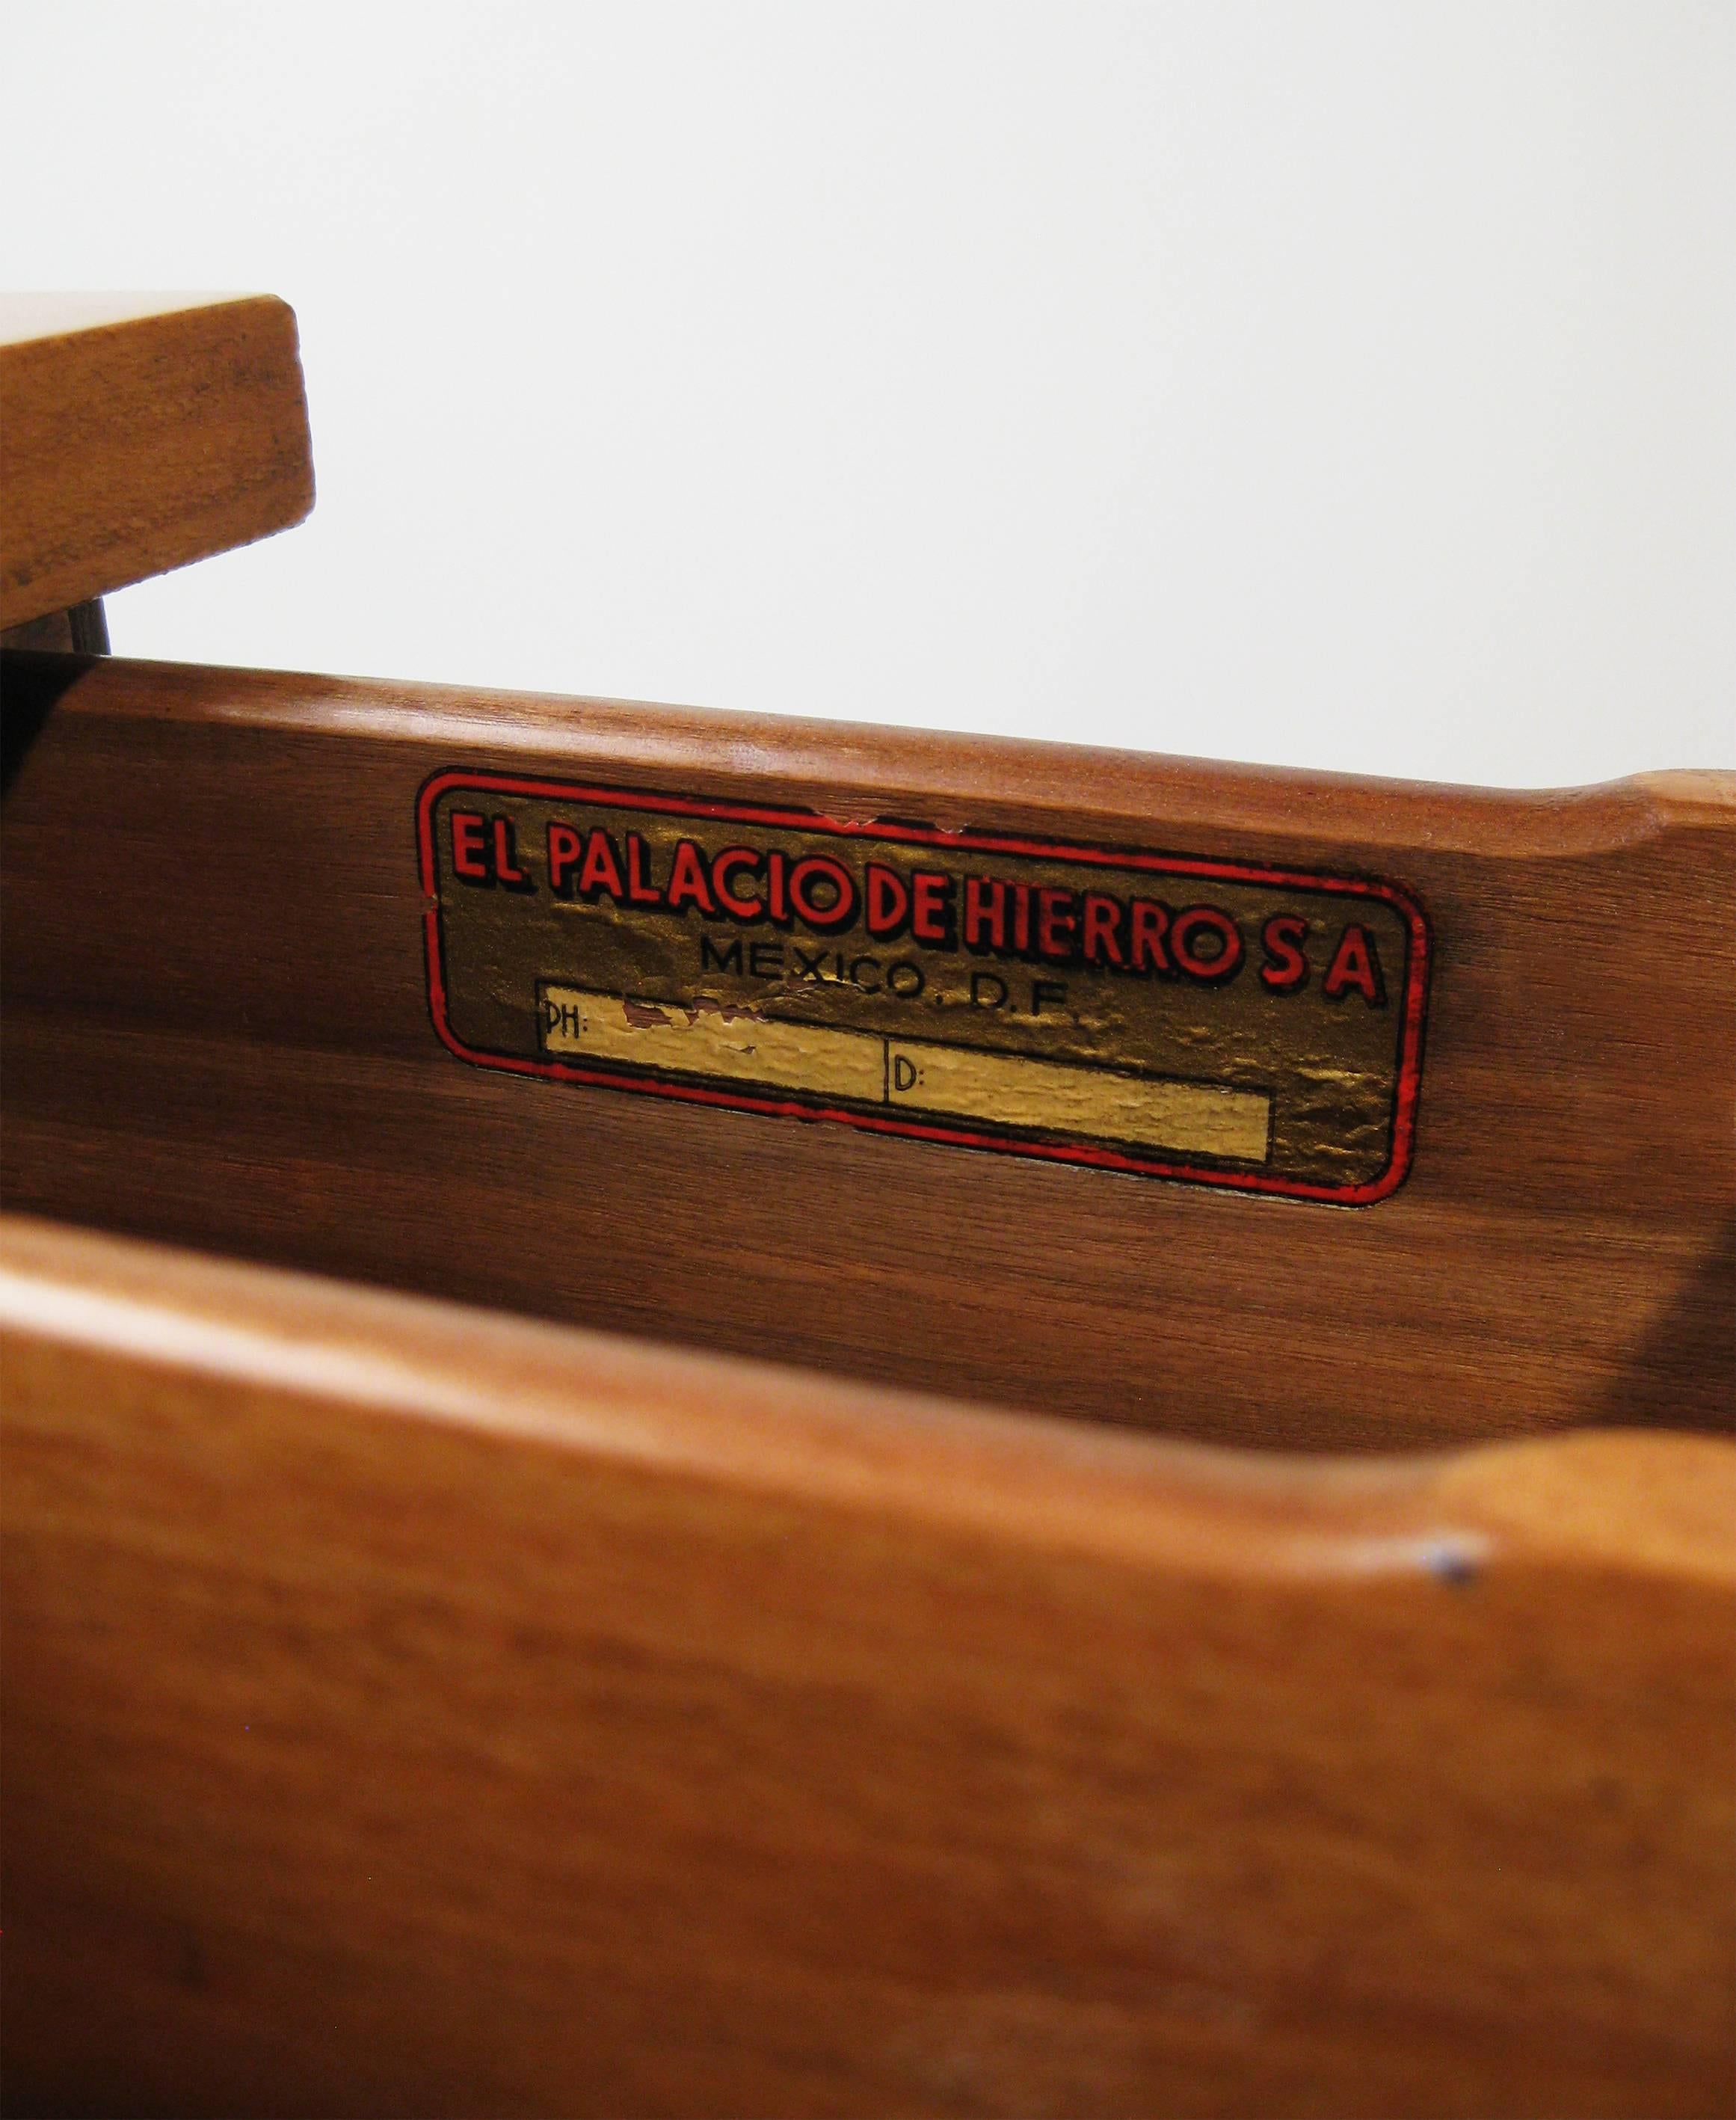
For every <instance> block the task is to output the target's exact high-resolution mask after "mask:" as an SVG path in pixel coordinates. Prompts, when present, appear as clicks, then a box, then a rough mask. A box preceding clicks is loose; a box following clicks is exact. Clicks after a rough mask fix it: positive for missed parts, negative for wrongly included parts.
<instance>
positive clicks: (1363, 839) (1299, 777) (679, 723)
mask: <svg viewBox="0 0 1736 2120" xmlns="http://www.w3.org/2000/svg"><path fill="white" fill-rule="evenodd" d="M57 711H59V712H72V713H88V714H107V715H113V716H118V717H124V716H137V717H139V718H148V719H165V720H169V721H187V722H203V721H209V722H218V723H230V724H232V725H236V726H241V727H257V728H269V729H271V730H273V731H276V732H285V731H290V732H308V733H326V734H332V735H340V734H341V735H346V736H350V737H359V738H360V737H365V738H368V739H370V740H375V741H384V742H401V743H415V744H417V745H419V746H425V747H431V748H435V749H438V748H440V747H442V746H450V747H451V748H452V750H453V752H454V754H455V761H456V760H457V758H458V757H459V756H461V755H462V759H463V760H466V761H473V760H476V757H477V755H479V754H481V755H486V756H488V757H490V758H494V759H497V760H500V761H502V762H503V763H510V762H511V761H512V760H514V759H522V758H524V757H527V756H535V757H537V758H541V759H543V760H547V759H549V758H550V757H551V756H559V758H560V760H562V764H563V768H564V769H565V768H568V767H570V769H573V770H574V771H583V769H586V768H587V766H592V765H594V766H596V767H597V768H598V769H607V770H608V771H610V773H612V774H615V775H616V776H617V777H619V776H620V775H621V774H628V775H630V774H633V773H634V772H644V773H647V774H652V775H654V776H657V777H658V779H667V778H668V777H669V776H674V777H675V779H680V777H681V776H683V775H687V776H690V775H691V774H692V773H693V771H694V766H695V762H696V760H699V759H700V758H702V757H703V771H704V775H705V783H706V787H707V789H708V791H711V792H716V793H724V794H727V793H740V794H741V795H742V796H743V797H745V798H746V799H752V798H753V797H754V796H755V795H758V796H759V797H762V798H763V797H764V796H765V794H766V788H765V783H767V782H768V780H776V781H778V782H780V783H791V784H793V785H794V786H796V787H797V788H801V787H804V786H807V787H816V788H818V787H824V788H827V789H829V790H831V791H833V794H832V798H831V799H832V801H833V807H834V811H835V812H837V813H838V814H843V815H847V816H850V817H852V818H855V819H860V820H861V821H871V820H873V819H875V818H877V817H882V816H915V815H917V814H918V813H920V815H921V817H922V818H923V820H924V821H926V822H929V823H931V824H935V825H939V826H940V827H941V828H942V829H943V830H945V829H952V828H957V829H963V828H964V827H965V826H966V825H968V824H969V823H971V822H973V821H978V820H979V819H980V817H981V816H982V811H983V810H984V807H990V808H993V809H995V810H997V811H1003V812H1016V813H1018V814H1019V815H1022V816H1030V817H1033V818H1035V817H1041V818H1042V819H1044V820H1046V821H1047V822H1046V829H1047V830H1051V831H1052V832H1054V833H1055V834H1056V835H1057V836H1061V837H1065V835H1066V834H1067V832H1068V831H1069V830H1079V831H1084V830H1085V829H1086V827H1085V826H1084V825H1082V824H1076V823H1075V822H1074V820H1075V819H1076V818H1077V816H1078V813H1079V812H1081V811H1086V812H1089V813H1090V816H1091V820H1092V821H1091V824H1090V826H1089V830H1090V831H1091V833H1093V834H1094V835H1098V836H1101V834H1102V830H1103V828H1104V826H1105V825H1106V824H1107V825H1109V826H1110V827H1111V828H1113V827H1114V826H1115V825H1117V824H1121V823H1125V825H1126V826H1127V827H1128V828H1130V829H1134V830H1138V831H1139V832H1140V834H1142V835H1146V836H1149V834H1150V832H1151V830H1153V821H1154V820H1159V821H1161V830H1162V831H1163V832H1174V831H1178V830H1179V831H1197V830H1211V831H1214V832H1218V833H1222V834H1235V833H1244V832H1250V831H1257V832H1262V833H1267V834H1277V835H1283V836H1284V837H1287V838H1289V839H1294V840H1295V841H1297V843H1298V844H1302V843H1322V844H1332V843H1341V842H1344V841H1355V842H1359V843H1361V844H1366V845H1368V846H1371V847H1375V848H1382V849H1385V848H1393V849H1395V850H1398V849H1411V848H1427V850H1429V851H1430V852H1433V853H1440V852H1451V853H1473V854H1483V855H1487V856H1489V857H1492V858H1532V857H1538V858H1564V857H1569V856H1572V855H1577V854H1585V853H1600V852H1613V851H1615V850H1617V849H1619V848H1625V847H1630V846H1635V845H1638V844H1642V843H1644V842H1645V841H1646V840H1649V839H1654V838H1655V837H1657V836H1659V835H1662V834H1664V833H1667V832H1670V831H1677V830H1695V831H1704V832H1709V833H1712V834H1715V835H1718V836H1719V837H1720V838H1728V839H1729V842H1730V844H1731V846H1732V848H1736V771H1730V772H1725V771H1723V770H1719V769H1703V770H1702V769H1683V770H1681V771H1674V772H1658V773H1646V774H1634V775H1632V776H1630V777H1629V778H1627V779H1622V780H1615V781H1608V782H1604V783H1597V784H1594V785H1590V786H1587V787H1582V788H1538V789H1510V788H1464V787H1456V786H1452V785H1449V784H1444V783H1443V784H1436V783H1427V782H1420V781H1404V780H1376V779H1367V778H1358V777H1356V776H1353V775H1349V774H1332V773H1318V772H1310V771H1306V770H1302V769H1292V768H1287V767H1279V766H1261V765H1235V764H1231V763H1228V762H1223V761H1219V760H1210V759H1196V758H1185V757H1173V756H1167V755H1162V754H1158V753H1149V752H1142V751H1112V750H1105V749H1099V748H1096V747H1093V746H1085V745H1079V744H1069V743H1058V742H1039V741H1034V740H1032V739H1029V738H1025V737H983V736H976V735H972V734H969V733H968V732H954V731H937V730H929V729H915V728H892V727H882V726H878V725H875V724H870V723H854V722H844V721H829V720H823V719H819V718H806V717H797V716H795V715H774V714H745V713H735V712H730V711H726V710H721V709H703V708H694V707H680V706H663V705H657V704H646V703H643V702H638V701H632V700H612V699H604V698H595V697H590V696H586V695H573V696H571V697H564V696H560V695H553V694H547V693H522V692H507V691H493V690H476V689H473V688H470V687H460V686H438V685H423V684H401V683H397V682H394V681H390V680H388V679H383V678H358V677H333V676H318V675H315V674H311V673H303V672H286V671H275V670H253V669H246V668H242V667H225V666H217V665H207V664H201V663H150V662H142V661H133V660H130V659H128V658H124V657H117V656H111V657H109V658H105V660H104V662H103V663H102V664H101V665H100V667H93V668H91V669H87V670H86V671H84V672H80V673H78V674H77V675H76V676H73V677H72V681H70V682H69V683H68V684H67V686H66V689H65V690H64V691H63V694H62V695H61V698H60V700H59V701H58V707H57ZM671 784H673V783H671ZM840 796H842V798H843V807H842V808H841V807H840ZM858 801H859V802H860V803H861V805H862V806H863V807H861V808H860V809H858V808H856V807H855V805H856V802H858ZM910 805H915V806H916V807H915V808H911V807H908V806H910Z"/></svg>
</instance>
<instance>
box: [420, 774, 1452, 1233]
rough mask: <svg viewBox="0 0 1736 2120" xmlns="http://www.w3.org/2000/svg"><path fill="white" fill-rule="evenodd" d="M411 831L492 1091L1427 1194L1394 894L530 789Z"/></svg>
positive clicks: (488, 778)
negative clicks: (1409, 1176)
mask: <svg viewBox="0 0 1736 2120" xmlns="http://www.w3.org/2000/svg"><path fill="white" fill-rule="evenodd" d="M417 828H418V839H419V844H420V858H421V869H422V887H423V892H424V897H425V909H426V914H425V918H426V929H427V952H428V992H429V1009H430V1011H431V1013H432V1016H433V1018H434V1028H435V1030H437V1031H438V1033H439V1036H440V1037H441V1039H443V1042H444V1043H445V1044H446V1045H447V1046H448V1048H450V1050H451V1051H453V1053H457V1055H458V1056H459V1058H462V1059H465V1060H469V1061H472V1062H476V1064H478V1065H479V1066H481V1067H499V1068H504V1069H507V1070H508V1071H510V1072H513V1073H517V1074H521V1075H532V1076H545V1077H546V1078H548V1079H549V1080H550V1081H561V1082H575V1083H583V1084H585V1085H587V1086H592V1087H598V1088H608V1089H614V1090H629V1091H634V1092H638V1093H639V1094H641V1095H653V1096H659V1097H666V1098H674V1099H678V1100H688V1101H691V1102H694V1103H700V1104H714V1105H724V1106H726V1107H729V1108H731V1109H735V1110H738V1111H745V1112H755V1113H765V1114H769V1115H772V1116H774V1117H777V1118H805V1119H817V1120H829V1121H832V1122H834V1123H838V1124H842V1125H845V1126H852V1127H863V1128H867V1129H870V1130H871V1131H873V1132H880V1133H885V1134H894V1135H903V1136H906V1137H912V1138H915V1139H917V1140H921V1141H940V1142H945V1143H949V1144H952V1145H954V1146H959V1147H963V1148H974V1149H989V1150H994V1151H999V1152H1000V1153H1001V1154H1004V1155H1023V1156H1034V1157H1039V1158H1043V1159H1046V1160H1050V1161H1052V1162H1061V1163H1072V1164H1084V1165H1092V1166H1093V1167H1095V1168H1098V1169H1107V1170H1118V1171H1126V1172H1130V1173H1134V1174H1140V1175H1143V1176H1148V1177H1155V1178H1168V1179H1185V1180H1188V1181H1191V1182H1192V1183H1199V1184H1205V1185H1214V1186H1228V1187H1232V1188H1237V1189H1240V1190H1244V1191H1250V1192H1273V1193H1282V1194H1288V1195H1290V1196H1292V1197H1297V1198H1301V1199H1309V1200H1322V1201H1330V1202H1338V1203H1339V1204H1342V1205H1345V1206H1366V1205H1368V1204H1369V1203H1371V1202H1374V1201H1377V1200H1381V1199H1384V1198H1386V1196H1387V1195H1388V1194H1390V1192H1393V1191H1395V1189H1396V1188H1397V1187H1398V1186H1399V1184H1400V1183H1402V1182H1403V1180H1404V1175H1405V1173H1406V1171H1407V1169H1408V1168H1409V1162H1410V1155H1411V1148H1412V1143H1413V1137H1414V1133H1415V1126H1416V1110H1417V1099H1418V1088H1419V1084H1420V1079H1421V1072H1422V1058H1423V1016H1424V1009H1425V1005H1426V997H1427V977H1428V929H1427V923H1426V922H1425V920H1424V918H1423V913H1422V910H1421V909H1420V908H1419V907H1418V904H1417V903H1416V901H1415V900H1414V899H1413V897H1411V895H1409V893H1408V892H1407V891H1405V890H1403V889H1402V888H1401V887H1400V886H1398V885H1396V884H1393V883H1389V882H1385V881H1380V880H1378V879H1376V878H1370V877H1366V876H1336V875H1331V874H1325V873H1321V872H1316V871H1312V870H1302V869H1297V870H1291V869H1283V868H1273V867H1265V866H1262V865H1260V864H1258V863H1241V862H1229V861H1222V860H1209V859H1205V858H1187V857H1183V856H1177V855H1172V854H1160V853H1144V852H1139V851H1135V850H1130V849H1126V848H1116V847H1103V846H1093V845H1088V844H1051V843H1050V842H1048V841H1046V840H1040V839H1024V838H1018V837H1011V836H1008V835H1003V834H999V833H991V832H978V831H972V830H965V831H942V830H938V829H937V828H935V827H934V826H931V825H920V824H905V823H902V822H889V821H876V822H874V823H870V824H861V823H856V822H854V821H847V820H842V819H838V818H830V817H824V816H816V815H815V814H814V813H812V812H810V811H804V810H789V809H778V808H771V807H764V806H761V805H755V804H748V803H741V802H722V801H714V800H712V799H709V798H707V797H698V796H678V795H666V794H661V793H647V792H644V791H642V790H634V789H629V788H610V787H591V786H582V785H578V784H573V783H566V782H563V781H550V780H531V779H519V778H516V777H514V776H512V775H509V774H490V773H465V772H449V773H442V774H437V775H436V776H435V777H434V779H432V780H430V781H429V783H428V784H427V786H426V787H425V788H424V789H423V790H422V794H421V798H420V803H419V805H418V809H417Z"/></svg>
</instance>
